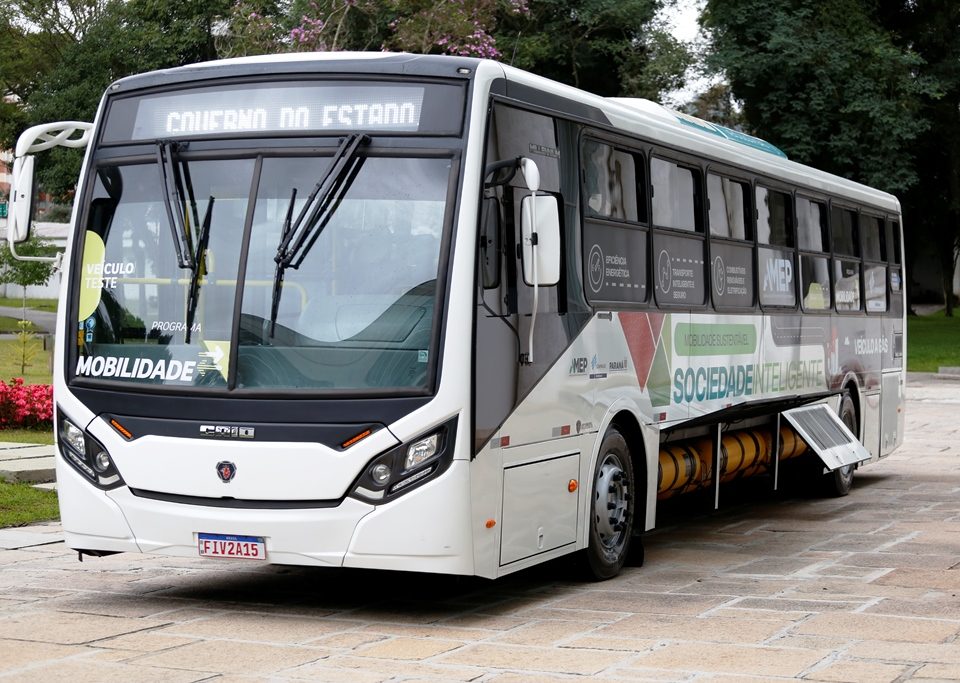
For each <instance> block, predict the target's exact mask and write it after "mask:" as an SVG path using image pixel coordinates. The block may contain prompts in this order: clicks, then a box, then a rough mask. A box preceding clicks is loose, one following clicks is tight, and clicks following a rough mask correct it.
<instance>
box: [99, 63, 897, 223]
mask: <svg viewBox="0 0 960 683" xmlns="http://www.w3.org/2000/svg"><path fill="white" fill-rule="evenodd" d="M333 63H336V70H337V71H339V72H341V73H351V72H353V73H362V72H366V73H369V72H370V71H371V70H375V71H377V72H381V73H384V74H397V75H401V74H402V75H408V76H416V75H420V76H444V77H454V78H456V77H459V78H468V77H469V78H472V77H474V75H477V74H481V73H482V74H484V75H485V76H484V77H486V78H490V79H492V78H494V76H493V74H502V75H503V77H505V78H506V79H507V80H508V81H513V82H516V83H519V84H522V85H526V86H528V87H532V88H536V89H539V90H543V91H546V92H549V93H552V94H555V95H558V96H560V97H564V98H567V99H570V100H574V101H577V102H580V103H583V104H585V105H588V106H590V107H593V108H595V109H596V110H599V111H600V112H602V113H603V114H604V116H605V117H606V118H607V120H608V121H609V125H610V126H612V127H613V128H614V129H617V130H621V131H623V132H627V133H633V134H635V135H639V136H643V137H645V138H648V139H650V140H655V141H657V142H658V143H660V144H663V145H665V146H667V147H671V148H673V149H676V150H681V151H684V152H688V153H691V154H695V155H698V156H703V157H706V158H707V159H710V160H713V161H715V162H718V163H723V164H728V165H731V166H734V167H739V168H742V169H744V170H747V171H750V172H754V173H758V174H760V175H765V176H768V177H769V178H771V179H773V180H780V181H783V182H786V183H790V184H793V185H796V186H798V187H801V188H808V189H809V190H811V191H814V192H822V193H824V194H826V193H829V194H831V195H834V196H838V197H841V198H844V199H848V200H850V201H853V202H857V203H860V204H866V205H869V206H874V207H877V208H879V209H883V210H885V211H888V212H890V213H896V214H899V212H900V202H899V201H898V200H897V198H896V197H895V196H893V195H891V194H888V193H886V192H881V191H880V190H876V189H874V188H871V187H868V186H866V185H862V184H860V183H857V182H854V181H852V180H849V179H847V178H842V177H840V176H837V175H833V174H831V173H826V172H824V171H820V170H817V169H815V168H812V167H810V166H805V165H803V164H800V163H797V162H794V161H790V160H789V159H787V158H786V155H785V154H783V152H782V151H780V150H779V149H778V148H777V147H775V146H774V145H772V144H771V143H769V142H767V141H765V140H761V139H760V138H756V137H753V136H750V135H747V134H745V133H742V132H740V131H735V130H733V129H730V128H725V127H723V126H717V125H715V124H712V123H709V122H706V121H703V120H702V119H697V118H695V117H692V116H688V115H686V114H682V113H679V112H675V111H672V110H670V109H667V108H666V107H663V106H661V105H659V104H657V103H655V102H651V101H649V100H642V99H634V98H620V97H601V96H599V95H594V94H592V93H589V92H586V91H584V90H580V89H578V88H574V87H572V86H568V85H564V84H562V83H558V82H556V81H552V80H550V79H548V78H544V77H542V76H537V75H535V74H532V73H530V72H527V71H523V70H522V69H518V68H515V67H512V66H509V65H507V64H502V63H500V62H495V61H491V60H482V59H477V58H474V57H453V56H443V55H417V54H410V53H396V52H293V53H284V54H275V55H261V56H255V57H236V58H232V59H223V60H217V61H211V62H200V63H197V64H190V65H186V66H182V67H176V68H173V69H166V70H161V71H154V72H150V73H147V74H140V75H136V76H130V77H127V78H123V79H121V80H119V81H117V82H116V83H114V84H113V86H111V90H112V91H117V90H121V91H122V90H130V89H133V88H142V87H151V86H158V85H169V84H172V83H175V82H182V81H184V80H200V79H207V78H218V77H229V76H235V75H241V74H244V75H248V76H249V75H251V73H253V74H255V75H263V76H267V75H270V74H281V73H296V72H300V73H302V72H303V71H304V67H308V69H309V67H310V66H314V67H316V66H319V65H320V64H324V67H323V68H325V69H326V68H329V66H328V65H332V64H333ZM481 65H483V66H484V67H493V68H481ZM309 70H312V69H309Z"/></svg>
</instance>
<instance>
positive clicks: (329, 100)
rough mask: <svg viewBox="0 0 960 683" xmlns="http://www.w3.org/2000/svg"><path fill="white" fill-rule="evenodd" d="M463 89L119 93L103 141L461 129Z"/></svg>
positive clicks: (331, 85)
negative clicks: (133, 95) (125, 96)
mask: <svg viewBox="0 0 960 683" xmlns="http://www.w3.org/2000/svg"><path fill="white" fill-rule="evenodd" d="M462 102H463V95H462V89H461V88H459V87H457V86H450V85H442V84H435V83H417V84H414V83H411V84H398V83H377V84H374V83H369V82H367V83H363V84H356V83H343V82H335V81H323V82H307V83H304V82H298V83H282V84H277V83H275V82H274V83H270V84H248V85H243V86H220V87H204V88H190V89H189V90H180V91H177V92H175V93H162V94H157V95H145V96H142V97H135V98H124V99H118V100H117V101H115V102H114V103H113V105H112V106H111V109H110V115H109V120H108V123H107V130H106V133H105V136H104V140H105V141H106V142H117V141H121V140H157V139H162V138H171V137H195V136H207V135H209V136H231V135H238V134H240V135H249V134H257V133H260V134H270V135H273V134H278V133H280V134H290V133H293V134H296V133H310V132H323V131H355V130H356V131H371V132H377V131H385V132H400V133H406V132H410V133H414V132H422V131H430V132H435V133H456V132H459V128H460V121H461V118H462Z"/></svg>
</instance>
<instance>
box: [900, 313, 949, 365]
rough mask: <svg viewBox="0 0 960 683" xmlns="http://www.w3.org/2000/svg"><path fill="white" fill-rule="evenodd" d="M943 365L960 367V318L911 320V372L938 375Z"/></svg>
mask: <svg viewBox="0 0 960 683" xmlns="http://www.w3.org/2000/svg"><path fill="white" fill-rule="evenodd" d="M941 365H943V366H949V367H960V317H958V316H954V317H953V318H947V317H946V316H944V314H943V311H940V312H939V313H934V314H933V315H911V316H908V317H907V370H910V371H911V372H936V371H937V370H938V369H939V368H940V366H941Z"/></svg>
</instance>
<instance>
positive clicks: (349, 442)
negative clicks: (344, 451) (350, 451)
mask: <svg viewBox="0 0 960 683" xmlns="http://www.w3.org/2000/svg"><path fill="white" fill-rule="evenodd" d="M371 434H373V430H372V429H364V430H363V431H362V432H360V433H359V434H357V435H356V436H351V437H350V438H349V439H347V440H346V441H344V442H343V443H342V444H340V448H350V446H352V445H353V444H355V443H357V442H358V441H363V440H364V439H366V438H367V437H368V436H370V435H371Z"/></svg>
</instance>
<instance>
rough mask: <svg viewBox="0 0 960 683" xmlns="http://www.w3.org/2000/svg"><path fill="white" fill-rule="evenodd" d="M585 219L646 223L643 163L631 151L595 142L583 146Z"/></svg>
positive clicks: (587, 141)
mask: <svg viewBox="0 0 960 683" xmlns="http://www.w3.org/2000/svg"><path fill="white" fill-rule="evenodd" d="M583 183H584V204H583V213H584V215H585V216H591V217H596V218H609V219H612V220H621V221H631V222H634V223H636V222H646V220H647V198H646V194H645V193H644V191H643V189H644V187H645V185H646V181H645V179H644V177H643V164H642V163H639V164H638V163H637V162H636V160H635V158H634V155H633V154H631V153H630V152H625V151H623V150H619V149H616V148H614V147H611V146H610V145H607V144H604V143H602V142H597V141H596V140H589V139H588V140H586V141H584V143H583Z"/></svg>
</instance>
